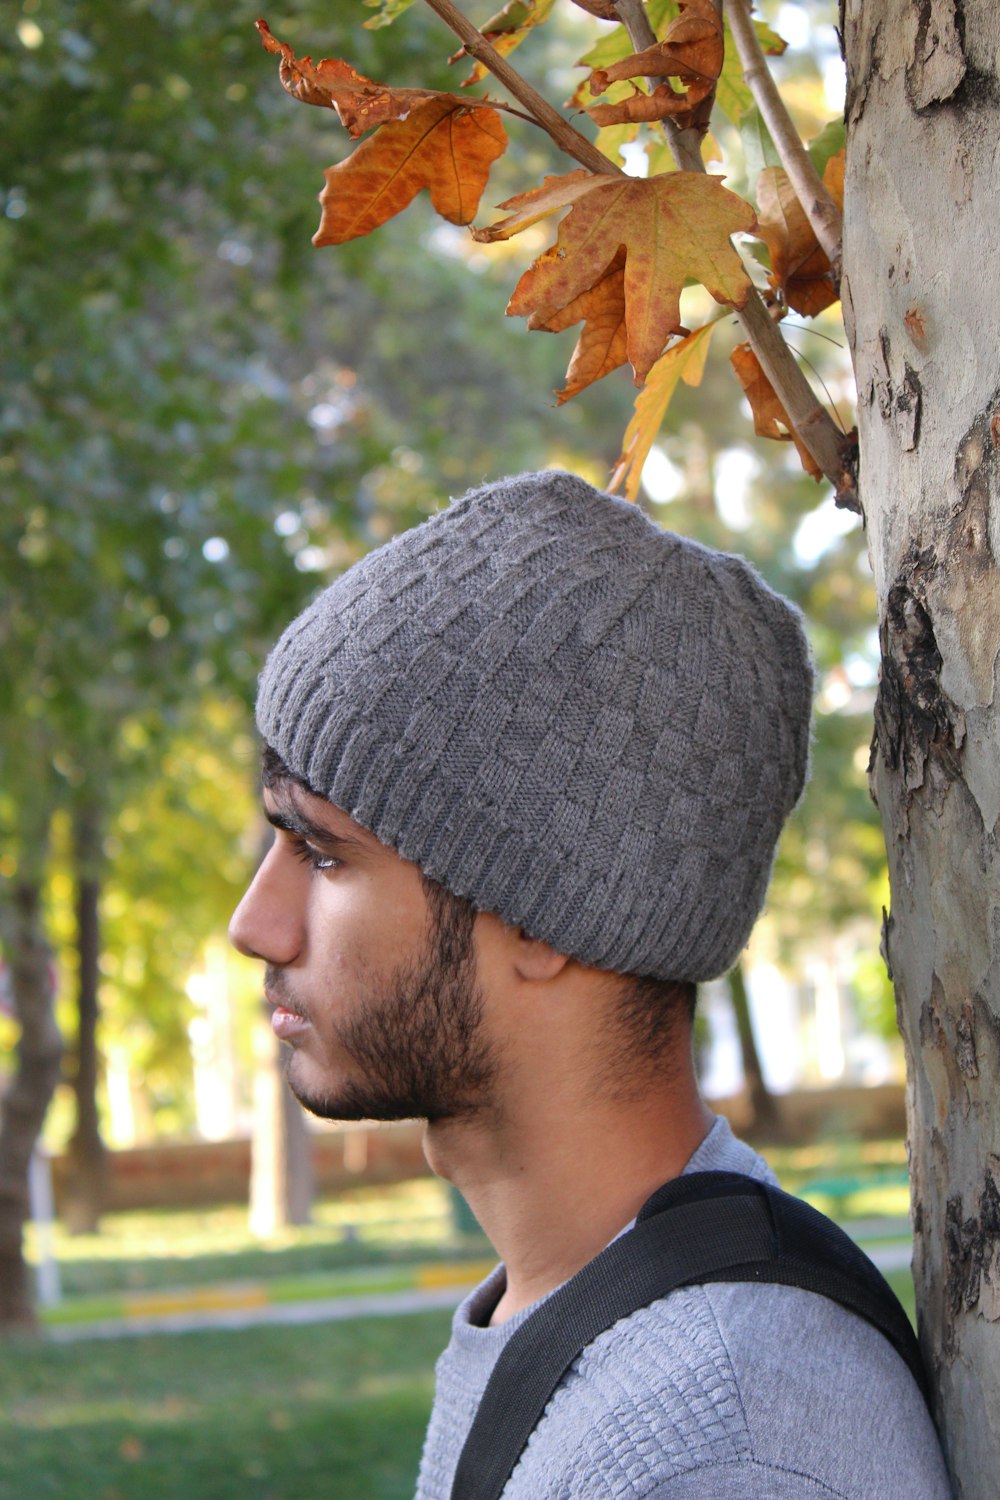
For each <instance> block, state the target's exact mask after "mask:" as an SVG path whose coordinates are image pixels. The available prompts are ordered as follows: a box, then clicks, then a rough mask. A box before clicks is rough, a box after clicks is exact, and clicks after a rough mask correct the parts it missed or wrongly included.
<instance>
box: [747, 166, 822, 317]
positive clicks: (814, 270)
mask: <svg viewBox="0 0 1000 1500" xmlns="http://www.w3.org/2000/svg"><path fill="white" fill-rule="evenodd" d="M823 184H824V186H825V187H826V190H827V192H828V193H829V194H830V196H831V198H833V200H834V202H835V203H836V204H837V205H838V207H840V208H843V204H844V154H843V152H840V153H839V154H838V155H837V156H831V158H830V160H829V161H828V162H827V164H826V170H825V171H824V173H823ZM757 202H758V209H757V213H758V217H759V219H760V234H761V239H763V241H764V243H765V244H766V245H767V248H768V250H769V251H770V252H771V275H770V278H769V280H770V284H771V286H772V287H773V288H774V290H775V291H780V292H781V293H782V295H783V296H784V299H785V301H786V302H787V303H788V306H789V307H793V308H794V309H795V311H796V312H797V313H801V314H802V315H803V316H804V317H814V316H815V315H816V314H817V313H820V312H822V311H823V309H824V308H825V307H830V306H831V305H832V304H833V303H834V302H836V301H837V292H836V290H835V288H834V285H833V281H832V280H831V276H830V262H829V260H828V259H827V257H826V255H825V253H824V252H823V250H822V249H821V248H820V245H819V241H818V240H817V239H816V236H815V234H814V233H813V229H812V225H811V224H810V223H809V220H808V218H807V217H806V212H805V209H804V208H803V207H802V204H801V203H800V202H799V198H798V195H797V194H796V192H795V189H794V188H793V186H792V184H791V181H790V179H789V176H788V173H787V172H786V171H785V169H784V168H783V167H765V169H764V171H763V172H762V173H761V174H760V179H759V182H758V185H757Z"/></svg>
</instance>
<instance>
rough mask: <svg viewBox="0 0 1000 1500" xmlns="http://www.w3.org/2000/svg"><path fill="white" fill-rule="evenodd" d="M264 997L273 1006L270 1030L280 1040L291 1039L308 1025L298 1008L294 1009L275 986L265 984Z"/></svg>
mask: <svg viewBox="0 0 1000 1500" xmlns="http://www.w3.org/2000/svg"><path fill="white" fill-rule="evenodd" d="M264 998H265V999H266V1001H267V1003H268V1005H270V1006H272V1007H273V1011H272V1015H271V1030H272V1031H273V1032H274V1034H275V1036H276V1037H279V1038H280V1039H281V1041H283V1042H285V1041H291V1040H292V1039H293V1038H294V1037H295V1036H297V1035H298V1034H299V1033H300V1032H302V1031H305V1030H307V1029H308V1027H309V1021H308V1020H307V1019H306V1017H305V1016H304V1015H303V1014H302V1012H301V1011H299V1010H294V1009H293V1008H292V1006H291V1005H289V1003H288V1001H287V1000H286V999H285V997H284V996H283V995H280V996H279V994H278V992H277V988H276V987H275V986H272V985H267V984H265V986H264Z"/></svg>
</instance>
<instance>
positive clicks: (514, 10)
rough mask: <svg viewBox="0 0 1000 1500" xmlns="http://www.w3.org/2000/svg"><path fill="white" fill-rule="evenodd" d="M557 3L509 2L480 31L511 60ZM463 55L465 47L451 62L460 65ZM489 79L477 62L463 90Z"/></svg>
mask: <svg viewBox="0 0 1000 1500" xmlns="http://www.w3.org/2000/svg"><path fill="white" fill-rule="evenodd" d="M554 4H555V0H508V4H507V5H505V6H504V7H503V9H502V10H501V11H499V12H498V13H497V14H496V15H495V16H491V17H490V19H489V20H488V21H484V23H483V25H482V26H481V27H480V30H481V32H482V34H483V36H485V38H486V40H487V41H488V42H491V43H492V45H493V47H494V48H495V49H496V51H497V52H499V53H500V55H501V57H509V56H510V54H511V53H512V52H513V51H514V50H515V49H516V48H517V47H520V45H521V43H522V42H523V41H524V39H525V37H526V36H527V35H528V33H529V32H530V31H533V30H534V28H535V27H536V26H541V25H542V24H543V23H544V22H545V21H547V20H548V18H549V16H550V14H551V13H552V7H553V6H554ZM464 56H466V49H465V48H464V47H462V48H460V49H459V51H458V52H456V53H455V54H454V56H453V57H451V58H449V59H448V60H449V62H458V60H459V58H461V57H464ZM489 76H490V75H489V69H488V68H487V67H486V65H485V64H484V63H481V62H477V63H475V64H474V66H473V69H472V72H471V73H470V74H469V76H468V78H466V79H464V80H463V83H462V87H463V88H469V87H471V85H472V84H475V83H481V82H482V80H483V79H484V78H488V77H489Z"/></svg>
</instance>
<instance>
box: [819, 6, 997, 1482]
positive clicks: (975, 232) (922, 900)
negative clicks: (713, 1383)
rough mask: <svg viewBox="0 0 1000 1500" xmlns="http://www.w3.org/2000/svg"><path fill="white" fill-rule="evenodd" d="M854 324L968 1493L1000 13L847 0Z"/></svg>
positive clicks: (980, 1363)
mask: <svg viewBox="0 0 1000 1500" xmlns="http://www.w3.org/2000/svg"><path fill="white" fill-rule="evenodd" d="M843 21H844V26H843V33H844V42H845V50H846V56H847V64H848V97H847V125H848V151H847V184H846V201H845V214H844V218H845V224H846V226H847V229H846V241H845V257H844V268H845V281H844V288H843V290H844V311H845V316H846V319H847V326H848V334H849V338H850V341H851V347H852V352H853V357H854V363H855V369H856V373H857V379H858V399H859V422H858V425H859V431H860V439H861V499H862V506H863V510H864V512H865V515H866V518H867V524H868V532H869V550H870V556H871V560H872V565H873V568H874V573H875V580H876V587H877V594H878V609H879V630H880V641H881V651H882V668H881V677H880V686H879V693H878V701H877V705H876V712H875V736H874V740H873V746H872V765H871V776H872V783H873V791H874V793H875V796H876V800H877V801H878V804H879V807H880V809H881V813H882V820H883V824H884V828H885V833H886V842H887V846H888V852H889V870H890V882H891V891H892V914H891V916H887V917H886V919H885V924H884V950H885V954H886V958H887V962H888V964H889V966H890V972H891V974H892V976H893V980H894V983H895V990H896V1002H897V1009H898V1014H899V1022H900V1027H901V1030H902V1033H903V1037H904V1041H905V1045H906V1052H907V1065H908V1090H907V1107H908V1114H909V1134H910V1148H909V1149H910V1174H911V1182H912V1214H913V1226H914V1278H915V1281H916V1288H917V1304H918V1311H919V1322H920V1335H921V1342H922V1345H923V1349H924V1354H925V1357H926V1360H927V1364H928V1368H929V1372H930V1375H931V1379H932V1383H933V1385H934V1388H935V1400H936V1408H937V1415H938V1420H939V1424H940V1428H941V1432H942V1437H943V1440H944V1445H945V1451H946V1455H947V1459H948V1463H949V1467H950V1469H951V1473H952V1478H953V1482H954V1487H955V1493H956V1495H957V1496H958V1497H960V1500H986V1497H991V1496H994V1495H995V1494H996V1492H997V1475H998V1474H1000V1110H998V1108H997V1098H998V1093H1000V862H998V858H997V834H998V832H1000V822H998V818H1000V750H998V746H1000V698H998V693H997V663H998V660H1000V570H998V566H997V554H998V550H1000V299H998V297H997V283H996V246H997V243H998V241H1000V197H998V195H997V191H996V182H997V168H998V161H1000V158H998V151H997V141H998V138H1000V78H998V76H997V75H998V58H1000V9H998V7H997V5H996V0H964V3H963V4H958V3H957V0H919V3H916V0H884V3H883V4H880V5H873V4H867V5H866V4H864V3H863V0H846V3H845V4H844V5H843Z"/></svg>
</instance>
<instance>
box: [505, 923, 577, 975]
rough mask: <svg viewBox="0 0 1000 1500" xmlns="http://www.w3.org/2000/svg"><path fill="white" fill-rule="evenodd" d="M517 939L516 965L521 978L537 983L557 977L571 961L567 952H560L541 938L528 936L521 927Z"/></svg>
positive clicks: (516, 935) (516, 934) (515, 950)
mask: <svg viewBox="0 0 1000 1500" xmlns="http://www.w3.org/2000/svg"><path fill="white" fill-rule="evenodd" d="M515 941H516V946H515V949H514V967H515V969H516V971H517V975H518V977H519V978H520V979H527V980H533V981H535V982H536V983H539V982H544V981H546V980H549V979H557V978H558V976H559V975H560V974H561V973H562V972H563V970H564V969H565V968H566V966H567V964H568V963H569V959H568V958H567V957H566V955H565V953H558V952H557V951H556V949H555V948H553V947H552V946H551V945H550V944H549V943H543V942H542V940H541V938H530V937H526V936H525V934H524V933H523V932H521V931H520V930H519V929H518V930H517V931H516V933H515Z"/></svg>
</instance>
